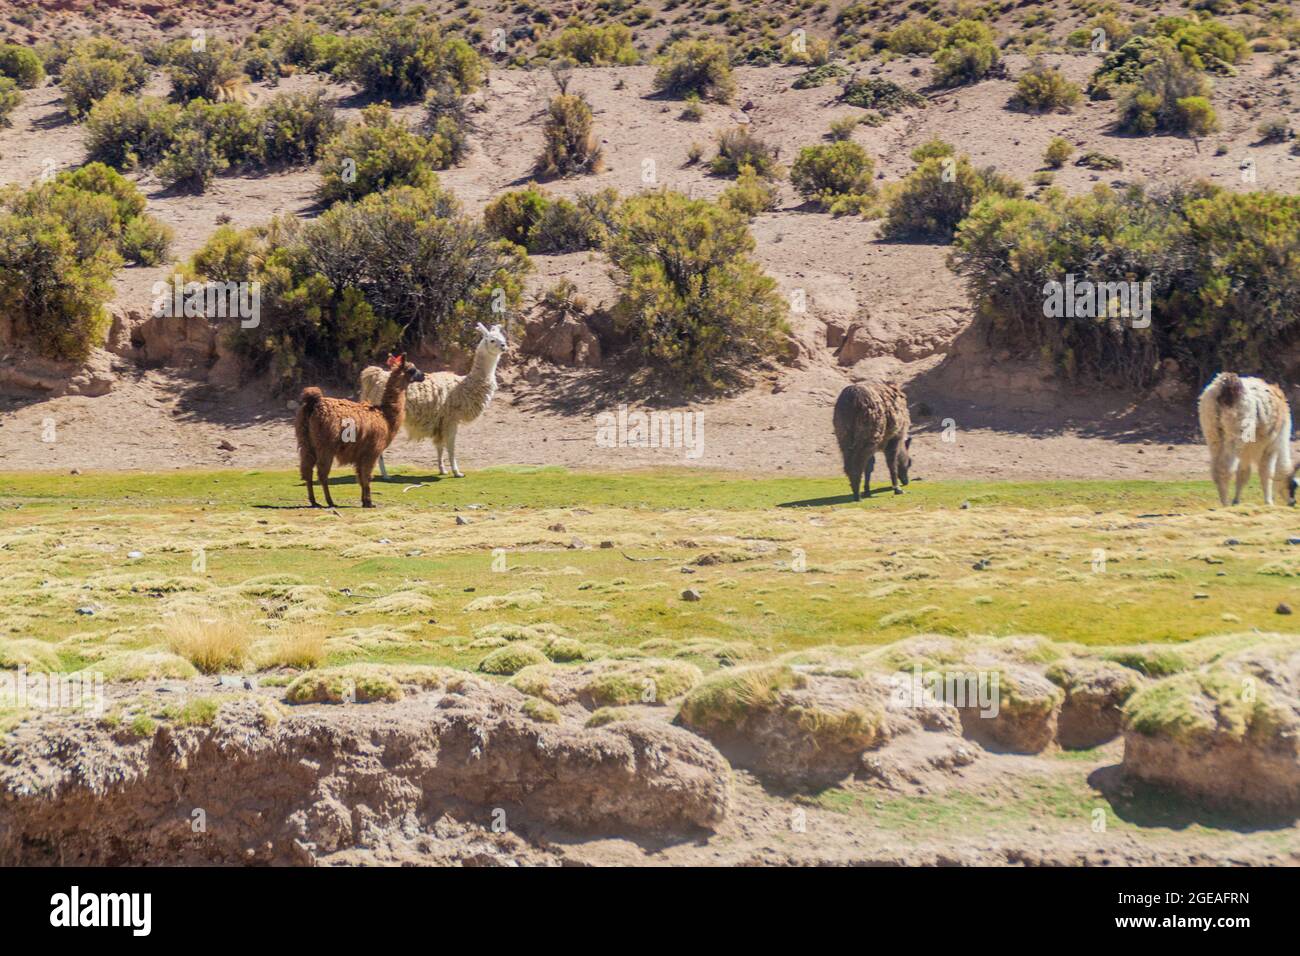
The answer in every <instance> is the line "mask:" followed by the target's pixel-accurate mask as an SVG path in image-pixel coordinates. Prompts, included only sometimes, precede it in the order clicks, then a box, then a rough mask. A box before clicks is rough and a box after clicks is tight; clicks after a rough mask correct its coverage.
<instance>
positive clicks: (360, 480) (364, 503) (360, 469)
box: [357, 461, 375, 508]
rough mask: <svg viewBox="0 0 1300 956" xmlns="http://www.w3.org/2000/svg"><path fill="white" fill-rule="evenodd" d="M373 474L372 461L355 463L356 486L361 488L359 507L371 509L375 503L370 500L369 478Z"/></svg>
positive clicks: (373, 464)
mask: <svg viewBox="0 0 1300 956" xmlns="http://www.w3.org/2000/svg"><path fill="white" fill-rule="evenodd" d="M374 472H375V463H374V462H373V461H359V462H357V484H359V485H360V486H361V507H363V508H373V507H374V506H375V503H374V502H373V501H371V500H370V478H371V476H372V475H373V474H374Z"/></svg>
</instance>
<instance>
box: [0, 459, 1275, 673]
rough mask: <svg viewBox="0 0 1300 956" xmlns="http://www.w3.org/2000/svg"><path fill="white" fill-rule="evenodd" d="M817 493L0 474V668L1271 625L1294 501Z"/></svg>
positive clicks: (987, 488) (552, 481)
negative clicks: (317, 486)
mask: <svg viewBox="0 0 1300 956" xmlns="http://www.w3.org/2000/svg"><path fill="white" fill-rule="evenodd" d="M844 492H845V482H844V480H843V479H842V478H825V479H801V478H770V479H769V478H758V479H750V478H741V477H736V476H734V475H724V474H711V473H705V472H698V471H686V470H677V471H647V472H630V473H594V472H590V473H575V472H569V471H565V470H563V469H560V468H498V469H489V470H485V471H481V472H475V473H472V474H471V475H470V476H469V477H467V478H465V479H462V480H452V479H443V480H437V479H434V478H430V477H428V476H423V475H407V476H402V475H395V476H394V478H393V480H391V481H389V482H377V483H376V486H375V499H376V502H377V503H378V505H379V508H378V509H376V510H373V511H366V510H362V509H361V508H359V507H357V505H358V503H359V501H358V498H359V496H358V492H357V488H356V485H355V483H354V481H353V479H352V477H351V475H346V476H340V477H339V478H337V479H336V482H335V489H334V497H335V500H336V501H337V502H338V503H339V504H340V505H342V506H343V507H341V508H340V509H339V510H338V511H337V512H331V511H328V510H316V511H313V510H311V509H308V508H306V507H305V501H306V494H305V491H304V489H303V487H302V485H301V483H300V482H299V480H298V478H297V476H296V475H294V474H291V473H289V472H238V471H224V472H182V471H175V472H167V473H158V474H141V473H110V474H83V475H66V474H59V475H55V474H35V473H23V474H0V600H3V604H4V607H5V608H6V612H7V613H6V615H5V617H4V620H3V621H2V622H0V665H3V663H4V657H3V654H4V651H3V646H4V642H5V641H8V642H10V643H12V642H14V641H16V640H24V641H30V640H32V639H35V640H38V641H42V642H45V643H46V644H48V645H49V647H50V650H52V651H53V652H54V654H56V655H57V659H58V666H59V667H60V668H62V669H68V670H71V669H77V668H81V667H85V666H87V665H88V664H90V663H93V662H96V661H100V660H104V659H107V658H110V657H112V656H113V655H119V656H120V655H122V654H127V653H133V652H140V651H155V650H156V651H162V650H165V649H167V647H168V642H169V640H170V638H169V629H170V627H171V625H170V624H169V622H172V621H174V620H176V619H178V618H190V619H192V618H195V617H199V618H210V617H211V616H214V615H216V616H224V617H226V618H229V619H230V620H233V621H236V622H238V623H239V625H240V626H243V627H246V628H249V629H251V630H252V631H253V632H255V635H256V638H257V642H258V643H259V646H261V647H263V648H264V649H266V648H271V649H272V652H270V653H268V654H266V655H265V657H264V661H265V666H270V665H271V664H273V663H284V662H286V659H287V658H286V655H284V654H276V653H274V652H273V648H274V646H275V645H276V644H277V643H284V642H295V641H296V642H301V641H302V640H305V639H319V640H320V641H322V642H323V644H322V646H321V648H320V649H319V652H318V654H317V657H318V659H323V660H324V661H325V662H327V663H345V662H350V661H385V662H395V661H402V662H412V663H440V664H451V665H454V666H458V667H468V668H472V667H475V666H477V664H478V662H479V660H480V659H481V658H482V657H483V656H484V655H485V654H487V653H488V651H489V650H490V649H491V647H492V646H493V645H494V643H496V641H494V640H493V636H492V635H493V630H492V628H493V626H494V625H495V626H498V627H499V626H504V625H530V624H544V625H549V626H552V627H553V628H554V629H558V630H559V631H561V632H563V633H564V634H567V635H569V636H570V637H572V638H575V639H576V640H578V641H579V642H581V643H582V645H583V646H584V647H585V648H588V649H589V650H590V651H591V652H592V653H594V654H600V653H602V652H604V651H606V650H607V651H617V652H624V651H631V650H632V649H634V648H636V647H637V646H638V645H642V644H644V643H645V642H647V641H655V642H659V641H661V640H662V639H666V640H668V641H671V642H673V646H674V647H675V648H676V650H677V652H678V653H679V654H680V656H682V657H683V658H686V659H691V660H694V661H695V662H697V663H700V664H701V665H703V666H705V667H708V666H716V664H717V662H718V660H719V659H720V658H724V657H735V656H748V657H754V658H762V657H765V656H768V655H771V654H775V653H779V652H781V651H784V650H789V649H793V648H801V647H808V646H814V645H819V644H875V643H882V642H887V641H893V640H897V639H899V638H903V637H907V636H909V635H912V634H917V633H926V632H937V633H945V634H953V635H965V634H991V635H1006V634H1028V633H1040V634H1044V635H1047V636H1048V637H1051V638H1054V639H1060V640H1071V641H1080V642H1084V643H1088V644H1129V643H1142V642H1150V641H1156V642H1161V641H1181V640H1187V639H1191V638H1196V637H1202V636H1206V635H1211V634H1219V633H1227V632H1238V631H1249V630H1251V629H1252V628H1258V629H1261V630H1266V631H1277V630H1283V631H1290V630H1293V628H1292V627H1288V626H1287V625H1288V624H1289V623H1290V621H1291V620H1292V619H1291V618H1287V617H1283V616H1279V615H1278V614H1277V613H1276V607H1277V605H1278V603H1279V602H1280V601H1286V602H1288V603H1291V604H1292V605H1296V604H1297V600H1296V599H1297V597H1300V593H1298V592H1300V545H1289V544H1288V543H1287V540H1288V538H1289V537H1291V536H1292V535H1294V534H1296V533H1297V531H1300V527H1298V526H1300V522H1298V521H1297V516H1296V513H1295V512H1293V511H1291V510H1290V509H1286V508H1273V509H1265V508H1264V507H1263V506H1262V505H1258V506H1256V505H1250V506H1242V507H1238V508H1233V509H1223V508H1219V507H1217V504H1216V503H1215V501H1214V499H1213V494H1212V488H1211V486H1210V484H1209V482H1173V483H1170V482H1147V481H1125V482H1106V481H1094V482H1038V483H987V482H941V483H940V482H934V483H931V482H916V483H914V484H913V485H911V486H910V487H909V489H908V491H907V494H905V495H902V496H894V495H891V494H888V493H884V494H878V495H877V496H876V497H874V498H872V499H871V500H869V501H864V502H860V503H854V502H852V501H851V500H850V499H849V498H848V496H847V495H846V494H845V493H844ZM458 517H460V518H461V519H463V520H464V521H465V522H467V523H465V524H457V518H458ZM561 527H562V530H561ZM575 538H576V539H580V546H576V547H575V546H574V544H575V541H574V539H575ZM1229 539H1235V540H1236V541H1237V542H1238V543H1237V544H1233V545H1228V544H1225V542H1226V541H1227V540H1229ZM606 542H607V543H608V545H607V546H604V547H602V543H606ZM133 554H134V555H137V556H134V557H133V556H132V555H133ZM683 568H689V569H691V571H692V573H684V572H683ZM684 588H693V589H696V590H698V591H699V592H700V595H701V600H699V601H694V602H690V601H686V600H683V598H682V591H683V589H684ZM79 609H82V610H83V611H84V610H89V611H90V612H92V613H78V611H79ZM304 635H306V636H307V637H306V638H304ZM29 646H30V645H29ZM651 646H654V645H651ZM658 653H663V651H662V649H661V650H659V651H658ZM289 656H290V657H291V656H292V655H289ZM17 659H18V656H17V655H16V654H10V657H9V660H10V664H9V666H15V665H14V663H13V662H14V661H15V660H17Z"/></svg>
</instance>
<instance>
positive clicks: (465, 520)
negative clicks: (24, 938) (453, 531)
mask: <svg viewBox="0 0 1300 956" xmlns="http://www.w3.org/2000/svg"><path fill="white" fill-rule="evenodd" d="M456 524H469V519H468V518H466V517H465V516H464V515H456Z"/></svg>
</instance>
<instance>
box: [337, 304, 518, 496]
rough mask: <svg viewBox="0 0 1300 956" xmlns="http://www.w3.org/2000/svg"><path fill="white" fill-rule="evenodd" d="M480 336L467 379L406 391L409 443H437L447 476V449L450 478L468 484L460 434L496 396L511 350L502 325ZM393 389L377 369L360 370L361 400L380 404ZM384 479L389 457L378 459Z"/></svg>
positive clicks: (449, 376)
mask: <svg viewBox="0 0 1300 956" xmlns="http://www.w3.org/2000/svg"><path fill="white" fill-rule="evenodd" d="M477 329H478V333H479V335H480V338H479V343H478V348H477V349H475V350H474V364H473V365H472V366H470V370H469V374H468V375H464V376H461V375H457V374H456V373H454V372H435V373H431V374H428V375H426V376H425V377H424V381H422V382H414V383H412V384H411V386H410V387H409V388H407V390H406V421H405V427H406V437H407V438H410V439H411V440H412V441H419V440H420V439H421V438H431V439H433V446H434V448H436V449H437V450H438V474H440V475H445V474H446V473H447V469H446V468H445V467H444V466H443V463H442V450H443V449H444V448H446V449H447V461H448V464H450V465H451V473H452V474H453V475H454V476H455V477H457V478H464V477H465V475H464V474H463V473H462V472H461V470H460V463H459V462H458V461H457V460H456V429H457V428H459V427H460V426H461V425H468V424H469V423H470V422H472V421H474V419H476V418H478V417H479V415H481V414H483V409H485V408H486V407H487V404H488V402H490V401H492V396H493V395H495V394H496V391H497V362H499V361H500V360H501V355H502V353H504V352H505V350H506V333H505V330H504V329H502V328H501V326H499V325H494V326H492V328H490V329H489V328H487V327H485V326H484V325H483V324H482V323H480V324H479V325H478V326H477ZM387 383H388V372H387V370H385V369H382V368H380V367H379V366H377V365H371V366H369V367H368V368H365V369H362V370H361V386H360V387H361V400H362V401H363V402H367V403H369V404H371V405H376V404H378V403H379V401H380V399H381V397H382V396H383V394H384V386H385V385H386V384H387ZM379 473H380V474H381V475H383V476H384V477H385V478H387V477H388V468H387V467H386V466H385V465H384V457H383V456H382V455H380V456H379Z"/></svg>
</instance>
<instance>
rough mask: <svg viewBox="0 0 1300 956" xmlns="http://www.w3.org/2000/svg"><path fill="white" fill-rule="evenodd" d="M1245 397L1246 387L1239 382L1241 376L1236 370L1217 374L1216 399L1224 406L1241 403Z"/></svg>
mask: <svg viewBox="0 0 1300 956" xmlns="http://www.w3.org/2000/svg"><path fill="white" fill-rule="evenodd" d="M1245 397H1246V387H1245V386H1244V385H1242V384H1241V376H1239V375H1238V374H1237V373H1236V372H1224V373H1223V374H1222V375H1220V376H1219V394H1218V395H1217V396H1216V400H1217V401H1218V403H1219V404H1220V405H1222V406H1223V407H1224V408H1231V407H1232V406H1233V405H1239V404H1241V400H1242V399H1243V398H1245Z"/></svg>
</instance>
